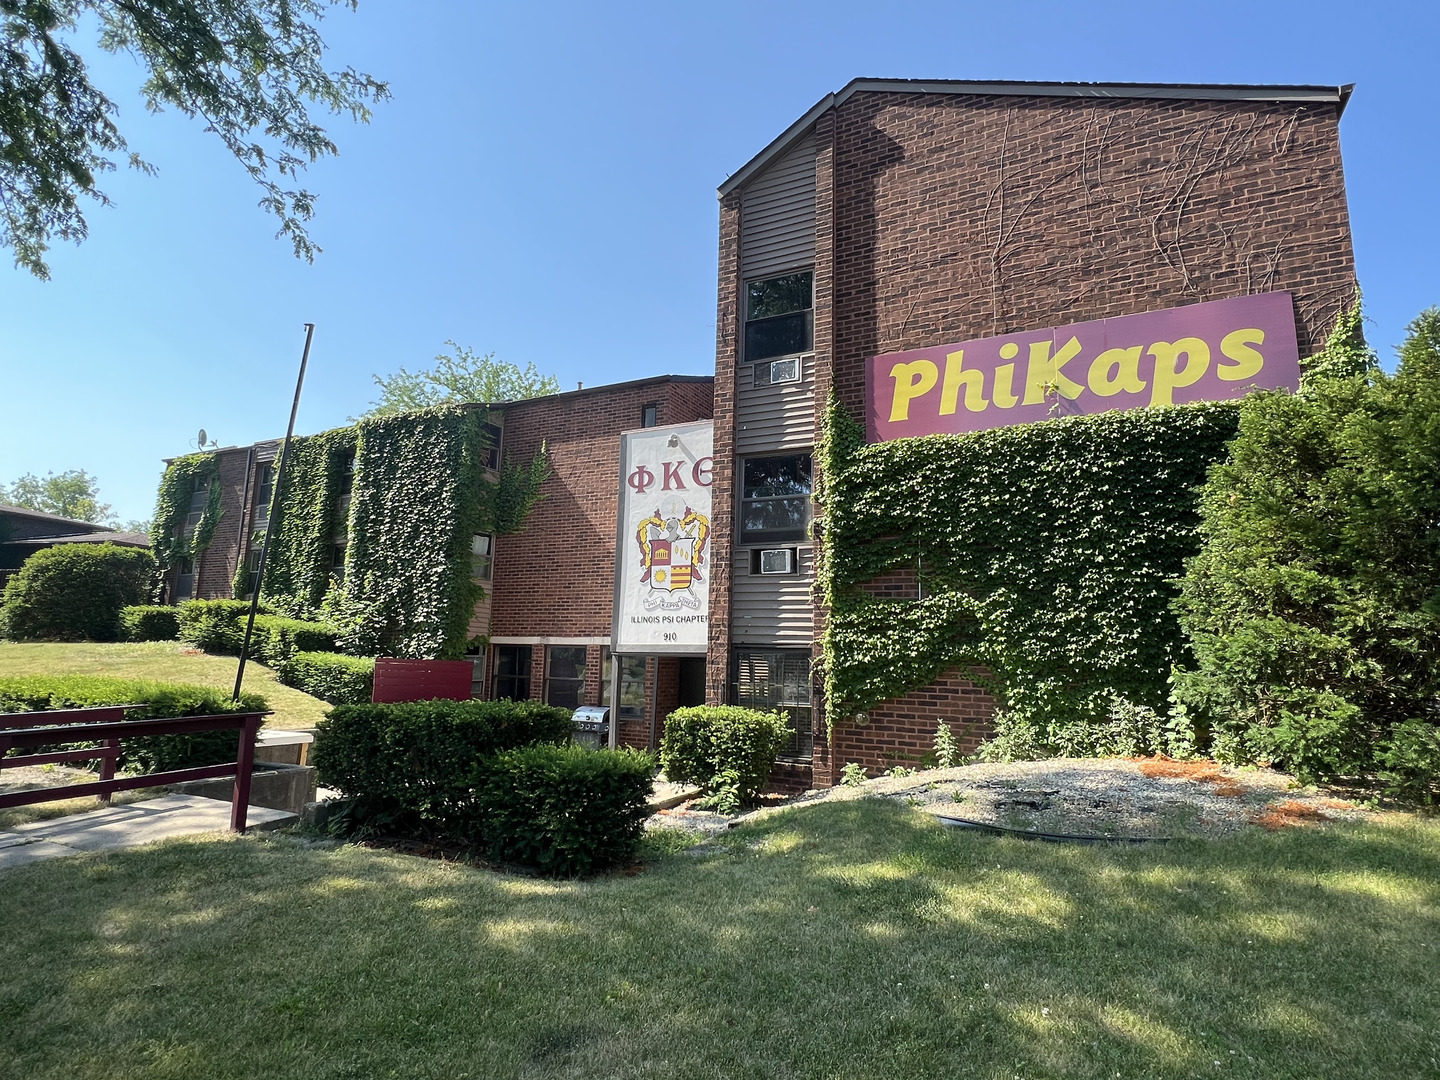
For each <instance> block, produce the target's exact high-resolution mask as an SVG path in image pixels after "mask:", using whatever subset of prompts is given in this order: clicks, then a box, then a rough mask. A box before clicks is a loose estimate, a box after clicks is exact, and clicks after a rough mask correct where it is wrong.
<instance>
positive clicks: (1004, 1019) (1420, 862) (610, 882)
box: [0, 800, 1440, 1080]
mask: <svg viewBox="0 0 1440 1080" xmlns="http://www.w3.org/2000/svg"><path fill="white" fill-rule="evenodd" d="M669 844H670V847H671V850H669V851H668V852H665V851H660V850H659V845H658V844H657V846H656V847H655V848H653V849H652V851H651V856H652V858H653V861H652V862H651V863H650V865H649V866H648V867H647V868H646V869H645V871H644V872H643V873H641V874H639V875H637V876H615V877H610V878H605V879H600V880H596V881H590V882H558V883H557V882H549V881H543V880H536V879H531V878H525V877H518V876H512V875H505V874H498V873H493V872H489V871H484V870H476V869H471V868H468V867H463V866H456V865H453V864H440V863H436V862H430V861H423V860H418V859H413V858H408V857H405V856H400V855H395V854H391V853H387V852H377V851H368V850H364V849H361V848H355V847H348V846H346V847H323V846H309V845H306V844H304V843H303V842H300V841H297V840H294V839H290V838H286V837H271V838H264V837H248V838H230V837H216V838H204V839H194V840H188V841H177V842H171V843H166V844H163V845H159V846H156V847H152V848H149V849H137V850H132V851H127V852H122V853H116V854H111V855H105V856H84V857H80V858H72V859H62V860H59V861H55V862H50V863H42V864H35V865H32V866H29V867H23V868H20V869H17V870H11V871H6V872H3V873H0V910H3V911H4V912H5V913H6V916H7V917H6V928H7V929H6V933H5V934H4V935H3V936H0V972H4V977H3V978H0V1032H3V1037H0V1042H3V1045H4V1052H3V1053H0V1077H4V1078H7V1080H8V1078H10V1077H16V1078H18V1077H27V1078H55V1080H59V1078H65V1080H71V1078H87V1077H95V1078H100V1077H107V1078H108V1077H110V1076H113V1075H123V1076H125V1077H127V1078H131V1080H133V1078H161V1077H165V1078H169V1077H174V1078H181V1077H185V1078H191V1077H205V1078H207V1080H210V1078H229V1077H234V1078H240V1077H244V1078H253V1077H266V1078H290V1077H294V1078H297V1080H300V1078H303V1080H330V1078H341V1077H344V1078H356V1080H360V1078H365V1080H369V1078H373V1077H406V1078H409V1077H433V1078H437V1080H438V1078H445V1080H459V1078H462V1077H470V1078H475V1080H478V1078H482V1077H484V1078H491V1077H655V1078H657V1080H659V1078H663V1080H676V1078H685V1080H694V1078H702V1077H717V1078H720V1077H724V1078H729V1077H746V1078H749V1077H817V1078H818V1077H848V1078H861V1077H865V1078H870V1077H897V1078H906V1080H908V1078H915V1080H921V1078H924V1080H929V1078H932V1077H947V1078H948V1077H964V1078H969V1077H978V1078H987V1080H988V1078H994V1080H1002V1078H1003V1080H1014V1078H1015V1077H1023V1078H1026V1080H1031V1078H1035V1077H1064V1078H1089V1077H1094V1078H1101V1077H1103V1078H1105V1080H1111V1078H1113V1077H1115V1076H1122V1077H1126V1078H1130V1077H1211V1076H1227V1077H1254V1078H1257V1080H1259V1078H1264V1080H1274V1078H1277V1077H1296V1078H1299V1077H1306V1078H1313V1077H1324V1078H1332V1080H1333V1078H1348V1077H1377V1078H1382V1077H1383V1078H1387V1080H1389V1078H1396V1077H1423V1076H1436V1075H1440V955H1437V954H1440V823H1437V822H1436V821H1434V820H1433V819H1432V820H1428V821H1427V820H1417V819H1414V818H1404V817H1399V816H1396V817H1394V818H1391V819H1389V820H1387V821H1386V822H1384V823H1382V824H1372V825H1364V826H1356V825H1336V826H1330V827H1326V828H1324V829H1309V828H1306V829H1289V830H1284V831H1281V832H1277V833H1273V834H1272V833H1260V832H1255V833H1252V834H1249V835H1244V836H1241V837H1238V838H1235V839H1231V840H1226V841H1220V842H1211V843H1206V842H1202V841H1185V842H1181V843H1176V844H1171V845H1168V846H1155V847H1137V848H1113V849H1112V848H1103V847H1097V848H1089V847H1074V846H1056V845H1046V844H1040V843H1034V842H1026V841H1022V840H1012V839H1003V838H992V837H986V836H978V835H973V834H968V833H962V832H958V831H949V830H945V829H943V828H941V827H940V826H939V825H938V824H936V823H934V821H933V819H930V818H926V817H925V816H924V815H922V814H920V813H918V812H916V811H913V810H910V809H909V808H906V807H903V806H897V805H894V804H890V803H882V802H880V801H878V800H866V801H860V802H849V803H832V804H823V805H819V806H814V807H809V808H803V809H798V810H796V811H794V812H791V813H788V814H783V815H776V816H774V817H771V818H769V819H767V820H765V821H762V822H757V823H756V824H754V825H752V826H750V827H748V828H744V829H739V830H736V831H735V832H733V833H730V834H727V835H726V836H724V837H722V838H721V839H720V841H718V842H712V843H711V844H709V845H706V846H704V847H701V848H698V849H692V850H690V851H683V850H680V848H681V844H682V841H679V840H670V841H669Z"/></svg>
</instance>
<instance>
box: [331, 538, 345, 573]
mask: <svg viewBox="0 0 1440 1080" xmlns="http://www.w3.org/2000/svg"><path fill="white" fill-rule="evenodd" d="M347 550H349V545H348V544H345V543H339V544H331V545H330V575H331V576H332V577H333V578H334V579H335V580H336V581H340V582H343V581H344V580H345V552H346V551H347Z"/></svg>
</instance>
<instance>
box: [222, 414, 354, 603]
mask: <svg viewBox="0 0 1440 1080" xmlns="http://www.w3.org/2000/svg"><path fill="white" fill-rule="evenodd" d="M356 437H357V434H356V431H355V429H354V428H353V427H349V428H337V429H336V430H334V431H324V432H321V433H320V434H319V435H311V436H308V437H302V438H299V439H293V440H291V443H290V451H289V453H290V461H289V463H288V465H287V466H286V469H285V473H286V475H285V490H284V492H283V493H282V492H281V491H280V490H279V488H278V486H274V488H273V490H272V493H271V503H270V512H271V514H273V515H275V524H274V528H273V532H272V535H271V537H270V557H269V558H268V559H266V560H265V581H264V584H263V586H262V588H261V593H262V594H263V595H264V596H265V598H266V599H267V600H269V601H271V602H273V603H274V605H275V606H276V607H277V608H278V609H280V610H284V611H287V612H290V613H291V614H297V615H302V614H308V613H310V612H313V611H315V610H316V609H318V608H319V606H320V604H321V603H322V602H323V601H324V599H325V593H326V590H327V589H328V588H329V585H330V574H331V570H332V567H331V565H330V558H331V555H330V553H331V548H332V547H333V545H334V539H335V535H336V532H337V528H338V529H343V528H344V527H345V524H346V523H345V522H344V521H338V520H337V519H336V501H337V499H338V497H339V494H340V484H341V480H342V478H343V476H344V474H345V469H346V467H347V466H348V464H349V462H350V460H351V459H352V458H353V457H354V456H355V443H356ZM235 584H236V586H237V588H236V595H237V596H241V595H245V594H246V593H247V592H248V586H249V573H248V568H247V567H246V566H245V562H244V560H243V559H242V560H241V561H240V565H239V566H238V567H237V568H236V571H235Z"/></svg>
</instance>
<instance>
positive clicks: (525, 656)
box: [495, 645, 530, 679]
mask: <svg viewBox="0 0 1440 1080" xmlns="http://www.w3.org/2000/svg"><path fill="white" fill-rule="evenodd" d="M495 674H496V675H512V676H518V677H520V678H525V679H528V678H529V677H530V646H529V645H518V646H517V645H501V646H500V647H499V648H497V649H496V650H495Z"/></svg>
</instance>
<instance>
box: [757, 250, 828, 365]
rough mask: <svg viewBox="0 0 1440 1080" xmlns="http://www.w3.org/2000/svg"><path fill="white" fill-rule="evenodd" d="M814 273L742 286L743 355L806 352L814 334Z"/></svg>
mask: <svg viewBox="0 0 1440 1080" xmlns="http://www.w3.org/2000/svg"><path fill="white" fill-rule="evenodd" d="M814 277H815V275H814V274H813V273H812V272H811V271H809V270H805V271H802V272H801V273H798V274H786V275H784V276H783V277H775V278H766V279H765V280H764V281H752V282H750V283H749V284H748V285H747V286H746V287H745V359H746V360H766V359H769V358H770V357H772V356H788V355H790V354H792V353H804V352H809V351H810V350H811V348H812V347H813V342H814V335H815V319H814V315H815V312H814V310H813V309H814V306H815V300H814V295H813V294H814V288H813V282H814Z"/></svg>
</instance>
